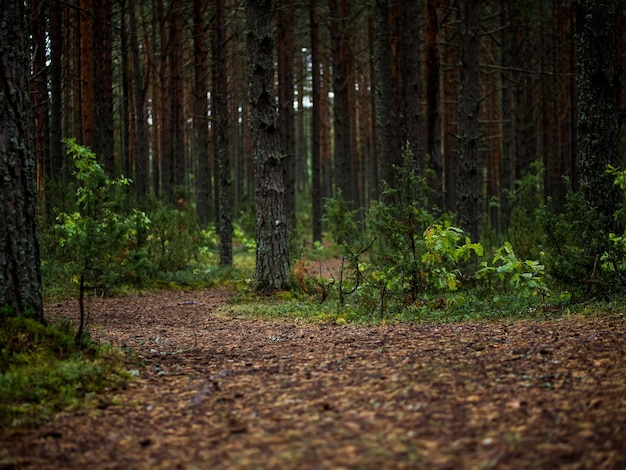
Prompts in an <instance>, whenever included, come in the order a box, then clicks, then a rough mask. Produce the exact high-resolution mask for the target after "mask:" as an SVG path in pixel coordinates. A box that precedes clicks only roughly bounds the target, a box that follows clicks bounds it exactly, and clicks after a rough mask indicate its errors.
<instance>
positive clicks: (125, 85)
mask: <svg viewBox="0 0 626 470" xmlns="http://www.w3.org/2000/svg"><path fill="white" fill-rule="evenodd" d="M127 8H128V5H127V3H126V0H120V10H121V12H120V45H121V58H122V59H121V60H122V64H121V74H122V83H121V89H122V96H121V99H122V102H121V112H120V114H121V116H120V120H121V123H120V159H119V167H120V171H121V173H122V174H123V175H132V174H133V171H132V168H131V166H130V159H129V153H130V119H131V107H130V104H129V102H130V99H131V93H130V77H131V72H130V69H131V58H130V56H131V52H130V47H129V31H128V30H129V28H128V23H127V19H126V11H127ZM155 101H156V100H155Z"/></svg>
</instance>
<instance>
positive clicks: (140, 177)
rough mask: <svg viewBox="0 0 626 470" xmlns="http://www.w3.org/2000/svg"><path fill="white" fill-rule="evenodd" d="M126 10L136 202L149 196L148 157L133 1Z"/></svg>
mask: <svg viewBox="0 0 626 470" xmlns="http://www.w3.org/2000/svg"><path fill="white" fill-rule="evenodd" d="M128 10H129V16H130V48H131V56H132V62H133V78H132V82H133V98H134V107H133V109H134V111H135V112H134V113H133V116H134V121H135V133H136V146H137V147H136V151H135V152H134V154H135V173H134V180H135V191H136V196H137V202H141V201H143V200H145V198H146V197H147V196H148V194H149V188H150V179H149V178H150V163H149V156H148V151H149V149H148V138H147V135H146V134H147V129H146V126H147V123H146V118H145V109H146V104H145V93H144V83H143V76H144V74H143V72H142V69H141V58H140V55H139V54H140V52H139V43H138V40H137V32H138V28H137V18H136V14H137V12H136V11H135V2H134V0H129V2H128Z"/></svg>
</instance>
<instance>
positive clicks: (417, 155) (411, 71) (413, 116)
mask: <svg viewBox="0 0 626 470" xmlns="http://www.w3.org/2000/svg"><path fill="white" fill-rule="evenodd" d="M400 10H401V12H402V13H401V20H400V54H401V55H400V75H401V77H402V90H401V93H402V97H401V103H402V106H401V113H402V118H401V119H400V131H401V138H402V140H401V145H402V148H404V146H405V145H406V144H407V143H408V144H409V147H410V148H411V151H412V152H413V159H414V169H415V170H417V171H419V172H422V170H423V169H424V163H425V162H424V158H423V146H422V143H421V139H420V109H421V103H420V80H421V77H420V62H421V57H420V38H419V35H418V34H416V31H419V22H420V20H419V19H420V16H421V15H420V10H419V2H418V0H401V1H400Z"/></svg>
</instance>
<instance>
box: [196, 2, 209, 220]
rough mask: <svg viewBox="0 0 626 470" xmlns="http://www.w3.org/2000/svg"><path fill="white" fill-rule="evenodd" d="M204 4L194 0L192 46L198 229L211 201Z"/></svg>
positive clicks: (207, 217) (206, 218) (207, 212)
mask: <svg viewBox="0 0 626 470" xmlns="http://www.w3.org/2000/svg"><path fill="white" fill-rule="evenodd" d="M204 8H205V2H203V1H202V0H193V44H194V92H193V100H194V101H193V103H194V104H193V109H194V111H193V134H194V155H195V159H196V161H197V168H198V173H197V176H196V181H195V183H196V212H197V214H198V221H199V222H200V226H201V227H206V226H207V225H208V223H209V202H210V200H211V191H210V188H211V185H210V182H211V171H210V169H209V151H208V138H209V116H208V112H209V109H208V108H209V106H208V104H209V103H208V99H207V89H208V65H207V63H208V50H207V37H206V32H205V31H206V20H205V12H204Z"/></svg>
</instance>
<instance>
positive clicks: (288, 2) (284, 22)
mask: <svg viewBox="0 0 626 470" xmlns="http://www.w3.org/2000/svg"><path fill="white" fill-rule="evenodd" d="M293 8H294V5H293V1H292V0H278V2H277V10H278V14H277V17H278V28H277V37H278V43H277V48H278V61H277V65H278V126H279V128H280V141H281V142H280V146H281V150H282V153H283V155H284V156H285V160H284V162H283V165H284V168H285V207H286V209H287V217H288V220H289V225H290V226H295V222H296V155H295V154H296V149H295V139H294V135H295V119H294V112H293V100H294V96H293V90H294V87H293V66H294V47H293V21H294V16H293Z"/></svg>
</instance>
